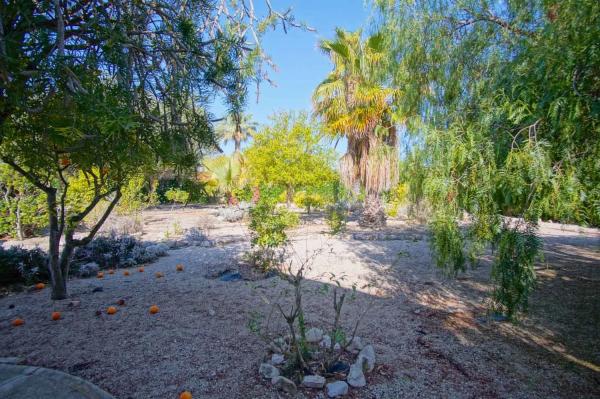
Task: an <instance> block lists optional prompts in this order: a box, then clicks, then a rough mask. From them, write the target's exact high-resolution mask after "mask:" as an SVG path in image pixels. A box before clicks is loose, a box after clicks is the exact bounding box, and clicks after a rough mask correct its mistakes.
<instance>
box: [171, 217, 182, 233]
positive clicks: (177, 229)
mask: <svg viewBox="0 0 600 399" xmlns="http://www.w3.org/2000/svg"><path fill="white" fill-rule="evenodd" d="M173 233H174V234H175V235H176V236H180V235H182V234H183V228H182V227H181V223H180V222H179V220H176V221H175V222H173Z"/></svg>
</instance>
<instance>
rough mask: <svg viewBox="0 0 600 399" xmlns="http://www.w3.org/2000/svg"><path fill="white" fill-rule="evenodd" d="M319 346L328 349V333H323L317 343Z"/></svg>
mask: <svg viewBox="0 0 600 399" xmlns="http://www.w3.org/2000/svg"><path fill="white" fill-rule="evenodd" d="M319 346H320V347H321V348H325V349H328V348H330V347H331V337H330V336H329V335H323V339H322V340H321V342H320V343H319Z"/></svg>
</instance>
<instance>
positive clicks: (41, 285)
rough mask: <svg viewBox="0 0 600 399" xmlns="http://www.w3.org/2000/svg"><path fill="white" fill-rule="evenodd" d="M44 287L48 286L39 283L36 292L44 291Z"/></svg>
mask: <svg viewBox="0 0 600 399" xmlns="http://www.w3.org/2000/svg"><path fill="white" fill-rule="evenodd" d="M44 287H46V284H44V283H37V284H36V285H35V289H36V290H43V289H44Z"/></svg>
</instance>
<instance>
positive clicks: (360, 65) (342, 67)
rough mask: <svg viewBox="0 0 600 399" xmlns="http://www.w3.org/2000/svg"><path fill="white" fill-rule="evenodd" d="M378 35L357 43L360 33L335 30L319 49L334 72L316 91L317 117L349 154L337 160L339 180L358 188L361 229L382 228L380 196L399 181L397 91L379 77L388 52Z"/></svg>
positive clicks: (314, 98) (382, 217)
mask: <svg viewBox="0 0 600 399" xmlns="http://www.w3.org/2000/svg"><path fill="white" fill-rule="evenodd" d="M383 45H384V40H383V37H382V36H381V35H373V36H370V37H368V38H367V39H366V40H362V39H361V31H357V32H345V31H343V30H340V29H338V30H336V35H335V38H334V39H333V40H323V41H322V42H321V43H320V44H319V46H320V48H321V50H322V51H323V52H324V53H325V54H326V55H327V56H329V58H330V60H331V62H332V64H333V70H332V71H331V72H330V73H329V75H328V76H327V77H326V78H325V80H323V81H322V82H321V83H320V84H319V85H318V86H317V88H316V89H315V92H314V95H313V102H314V108H315V113H316V114H317V115H318V116H320V117H321V119H322V121H323V124H324V126H325V130H326V131H327V132H328V133H329V134H330V135H331V136H332V137H341V136H343V137H345V138H346V139H347V142H348V149H347V153H346V154H345V155H344V156H343V157H342V159H341V160H340V172H341V176H342V180H343V182H344V183H345V184H346V185H347V186H348V187H350V188H353V187H354V186H355V184H356V183H359V184H360V187H361V189H363V190H364V192H365V194H366V195H365V204H364V205H365V206H364V212H363V216H362V218H361V220H360V223H361V225H363V226H372V227H378V226H382V225H384V224H385V212H384V209H383V206H382V201H381V193H382V192H384V191H387V190H389V189H390V188H391V187H392V186H393V185H394V184H395V183H396V182H397V180H398V166H397V163H398V151H397V134H396V123H395V122H396V120H395V112H394V111H395V110H394V106H393V105H394V99H395V97H396V96H397V94H398V92H399V91H398V90H397V89H394V88H392V87H389V86H387V85H386V84H385V83H386V82H385V80H384V79H383V78H382V77H383V76H384V75H382V74H381V72H382V71H385V70H386V68H387V66H386V64H387V60H388V58H387V54H386V52H385V50H384V47H383Z"/></svg>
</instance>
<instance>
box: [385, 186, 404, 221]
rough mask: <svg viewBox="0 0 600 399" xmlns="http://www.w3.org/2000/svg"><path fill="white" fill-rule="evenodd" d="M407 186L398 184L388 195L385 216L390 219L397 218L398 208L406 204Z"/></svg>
mask: <svg viewBox="0 0 600 399" xmlns="http://www.w3.org/2000/svg"><path fill="white" fill-rule="evenodd" d="M408 194H409V193H408V184H407V183H399V184H398V185H397V186H396V188H394V189H393V190H392V191H390V193H389V197H388V207H387V214H388V216H391V217H396V216H398V210H399V208H400V206H402V205H404V204H407V203H408Z"/></svg>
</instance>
